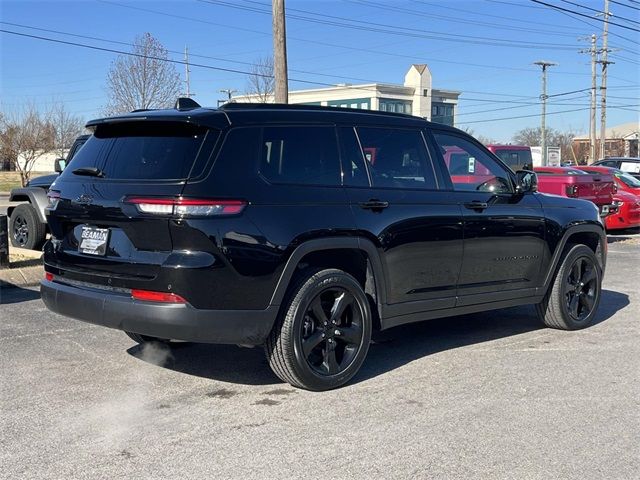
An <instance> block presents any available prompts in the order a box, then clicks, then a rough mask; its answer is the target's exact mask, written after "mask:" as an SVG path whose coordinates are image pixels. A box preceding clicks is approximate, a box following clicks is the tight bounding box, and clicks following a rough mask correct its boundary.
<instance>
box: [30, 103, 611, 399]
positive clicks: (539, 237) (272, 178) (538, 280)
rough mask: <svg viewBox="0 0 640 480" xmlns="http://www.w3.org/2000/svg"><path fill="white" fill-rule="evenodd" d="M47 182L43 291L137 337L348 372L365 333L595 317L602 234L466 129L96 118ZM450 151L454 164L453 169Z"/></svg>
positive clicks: (260, 108) (263, 111) (358, 122)
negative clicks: (533, 309) (478, 317)
mask: <svg viewBox="0 0 640 480" xmlns="http://www.w3.org/2000/svg"><path fill="white" fill-rule="evenodd" d="M87 127H88V128H90V129H91V130H92V131H93V136H92V137H91V138H90V139H89V140H88V141H87V143H86V144H85V146H84V147H83V148H82V150H80V152H79V153H78V155H77V156H76V158H75V159H74V161H73V165H72V166H71V167H70V168H68V169H66V170H65V171H64V172H63V174H62V175H61V176H60V177H59V178H58V179H57V180H56V181H55V183H54V184H53V185H52V187H51V190H50V192H49V199H50V206H49V207H48V208H47V219H48V222H49V225H50V228H51V231H52V238H51V240H50V241H49V242H47V244H46V245H45V248H44V250H45V255H44V261H45V270H46V279H45V280H44V281H43V282H42V289H41V290H42V298H43V300H44V302H45V303H46V305H47V307H48V308H49V309H51V310H53V311H54V312H58V313H61V314H63V315H68V316H70V317H74V318H77V319H80V320H84V321H86V322H91V323H95V324H99V325H104V326H108V327H112V328H117V329H120V330H124V331H125V332H127V333H128V334H129V336H130V337H131V338H133V339H134V340H136V341H138V342H141V343H142V342H149V341H158V340H160V339H162V340H171V339H174V340H186V341H195V342H209V343H230V344H245V345H264V347H265V350H266V354H267V358H268V361H269V364H270V366H271V368H272V369H273V371H274V372H275V373H276V375H277V376H278V377H280V378H281V379H282V380H284V381H286V382H289V383H291V384H292V385H294V386H297V387H302V388H307V389H310V390H326V389H330V388H335V387H337V386H340V385H342V384H344V383H345V382H347V381H348V380H349V379H350V378H351V377H352V376H353V375H354V374H355V373H356V372H357V371H358V369H359V368H360V366H361V365H362V363H363V361H364V359H365V356H366V354H367V350H368V347H369V343H370V338H371V334H372V332H374V331H375V330H381V329H387V328H390V327H393V326H396V325H400V324H404V323H409V322H416V321H420V320H426V319H431V318H438V317H446V316H451V315H460V314H465V313H470V312H479V311H484V310H493V309H499V308H503V307H510V306H515V305H524V304H534V305H537V310H538V312H539V315H540V318H541V319H542V320H543V321H544V322H545V323H546V325H548V326H550V327H555V328H562V329H577V328H582V327H585V326H588V325H589V324H591V323H592V321H593V319H594V316H595V312H596V309H597V307H598V303H599V300H600V291H601V280H602V275H603V270H604V266H605V258H606V246H607V242H606V237H605V233H604V228H603V225H602V223H601V221H600V217H599V215H598V210H597V208H596V207H595V206H594V205H593V204H592V203H590V202H587V201H584V200H577V199H568V198H561V197H556V196H547V195H542V194H539V193H536V177H535V174H533V173H532V172H526V171H521V172H518V173H515V174H514V173H513V172H511V171H510V170H509V168H507V167H506V166H505V165H504V164H503V163H502V162H501V161H500V160H499V159H498V158H497V157H495V156H494V155H492V154H491V153H490V152H489V151H488V150H486V149H485V148H484V147H483V146H482V145H481V144H480V143H479V142H477V141H476V140H474V139H473V138H472V137H470V136H469V135H467V134H465V133H463V132H461V131H460V130H457V129H454V128H450V127H447V126H444V125H439V124H434V123H429V122H427V121H425V120H423V119H421V118H417V117H412V116H408V115H400V114H390V113H380V112H371V111H362V110H348V109H334V108H326V107H308V106H284V105H243V104H228V105H225V106H224V107H223V108H221V109H218V110H215V109H204V108H197V107H196V106H191V107H184V106H181V102H178V104H177V107H176V109H174V110H155V111H144V112H134V113H131V114H128V115H125V116H121V117H113V118H105V119H100V120H95V121H91V122H89V123H88V125H87ZM454 166H455V171H454Z"/></svg>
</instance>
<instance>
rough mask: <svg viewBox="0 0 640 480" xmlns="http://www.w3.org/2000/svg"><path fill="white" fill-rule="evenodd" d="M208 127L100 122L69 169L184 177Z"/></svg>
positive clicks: (113, 175)
mask: <svg viewBox="0 0 640 480" xmlns="http://www.w3.org/2000/svg"><path fill="white" fill-rule="evenodd" d="M206 133H207V129H205V128H203V127H198V126H194V125H190V124H185V123H177V122H149V121H145V122H127V123H118V124H112V125H100V126H98V127H97V129H96V131H95V132H94V134H93V136H92V137H90V138H89V139H88V140H87V143H85V145H84V146H83V147H82V148H81V149H80V150H79V151H78V153H77V154H76V156H75V158H74V159H73V164H72V165H71V166H70V168H69V170H75V169H77V168H81V167H98V168H100V169H101V170H102V171H103V173H104V178H105V179H116V180H183V179H185V178H187V177H188V175H189V171H190V170H191V167H192V165H193V162H194V160H195V159H196V157H197V155H198V152H199V150H200V147H201V145H202V142H203V140H204V138H205V136H206Z"/></svg>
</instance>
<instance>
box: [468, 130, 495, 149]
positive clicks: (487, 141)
mask: <svg viewBox="0 0 640 480" xmlns="http://www.w3.org/2000/svg"><path fill="white" fill-rule="evenodd" d="M462 130H463V131H464V132H466V133H468V134H469V135H471V136H472V137H474V138H475V139H476V140H478V141H479V142H480V143H481V144H483V145H491V144H494V143H498V142H497V141H496V140H494V139H493V138H490V137H486V136H484V135H482V134H477V135H476V133H475V131H474V130H473V128H471V127H462Z"/></svg>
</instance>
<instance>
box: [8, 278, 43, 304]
mask: <svg viewBox="0 0 640 480" xmlns="http://www.w3.org/2000/svg"><path fill="white" fill-rule="evenodd" d="M38 298H40V290H37V289H36V290H33V289H30V288H22V287H18V286H17V285H12V284H10V283H5V284H3V285H0V305H10V304H12V303H22V302H28V301H31V300H36V299H38Z"/></svg>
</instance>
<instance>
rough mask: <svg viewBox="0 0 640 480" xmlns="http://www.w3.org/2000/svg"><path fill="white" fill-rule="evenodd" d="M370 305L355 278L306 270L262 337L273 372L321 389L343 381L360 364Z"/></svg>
mask: <svg viewBox="0 0 640 480" xmlns="http://www.w3.org/2000/svg"><path fill="white" fill-rule="evenodd" d="M371 325H372V322H371V309H370V307H369V301H368V300H367V296H366V295H365V293H364V291H363V290H362V287H361V286H360V284H359V283H358V282H357V281H356V279H355V278H353V277H352V276H351V275H349V274H348V273H346V272H343V271H342V270H336V269H327V270H321V271H316V272H308V273H307V274H306V275H303V276H302V277H301V278H299V280H298V282H296V283H295V284H294V285H293V286H292V288H291V290H290V291H289V295H288V301H287V302H286V303H285V305H284V307H283V310H282V311H281V313H280V318H279V319H278V321H277V322H276V324H275V325H274V327H273V330H272V332H271V334H270V336H269V338H268V339H267V343H266V345H265V352H266V355H267V359H268V361H269V366H270V367H271V369H272V370H273V371H274V373H275V374H276V375H277V376H278V377H279V378H280V379H282V380H284V381H285V382H288V383H290V384H291V385H293V386H294V387H299V388H305V389H307V390H314V391H323V390H330V389H332V388H337V387H339V386H341V385H344V384H345V383H347V382H348V381H349V380H350V379H351V378H352V377H353V376H354V375H355V374H356V373H357V372H358V370H359V369H360V367H361V366H362V363H363V362H364V359H365V357H366V355H367V351H368V349H369V343H370V340H371Z"/></svg>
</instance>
